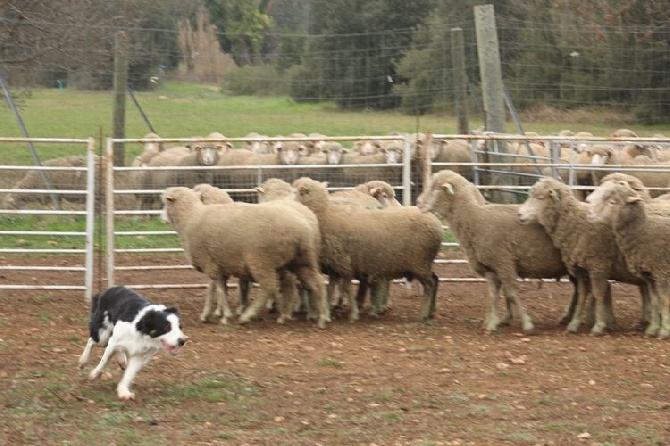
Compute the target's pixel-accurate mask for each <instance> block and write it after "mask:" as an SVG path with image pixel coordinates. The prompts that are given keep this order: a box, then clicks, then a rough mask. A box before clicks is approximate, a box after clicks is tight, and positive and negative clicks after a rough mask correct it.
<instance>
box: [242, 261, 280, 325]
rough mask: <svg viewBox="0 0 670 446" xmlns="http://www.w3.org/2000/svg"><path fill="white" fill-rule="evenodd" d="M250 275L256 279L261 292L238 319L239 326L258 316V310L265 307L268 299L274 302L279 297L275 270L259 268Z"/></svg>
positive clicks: (277, 276) (277, 278)
mask: <svg viewBox="0 0 670 446" xmlns="http://www.w3.org/2000/svg"><path fill="white" fill-rule="evenodd" d="M251 275H252V276H253V277H254V278H256V281H257V282H258V284H259V285H260V287H261V290H262V291H263V292H261V293H259V295H258V298H257V299H256V300H254V301H253V302H252V303H251V304H250V305H249V306H248V307H247V308H246V309H245V310H244V312H243V313H242V315H241V316H240V319H239V321H240V323H241V324H244V323H247V322H249V321H250V320H251V319H252V318H254V317H255V316H258V313H259V311H260V309H261V308H263V307H264V306H265V304H266V303H267V301H268V299H275V300H276V299H277V296H278V295H279V275H278V272H277V271H276V270H274V269H265V268H262V267H259V268H257V269H256V270H254V271H252V272H251Z"/></svg>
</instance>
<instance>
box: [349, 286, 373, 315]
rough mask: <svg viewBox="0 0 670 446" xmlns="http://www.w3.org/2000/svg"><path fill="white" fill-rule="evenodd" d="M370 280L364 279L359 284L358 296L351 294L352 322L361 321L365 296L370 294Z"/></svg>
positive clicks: (350, 313)
mask: <svg viewBox="0 0 670 446" xmlns="http://www.w3.org/2000/svg"><path fill="white" fill-rule="evenodd" d="M368 283H369V282H368V278H367V277H362V278H361V279H360V280H359V282H358V290H357V291H356V295H355V296H354V294H353V293H351V292H349V293H348V296H349V300H348V302H349V320H350V321H351V322H354V321H357V320H359V319H360V317H361V316H360V312H359V308H360V307H362V305H363V302H364V301H365V294H366V293H367V292H368V288H369V286H368Z"/></svg>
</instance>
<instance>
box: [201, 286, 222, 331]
mask: <svg viewBox="0 0 670 446" xmlns="http://www.w3.org/2000/svg"><path fill="white" fill-rule="evenodd" d="M216 291H217V290H216V280H210V281H209V283H208V284H207V293H206V294H205V304H204V306H203V307H202V313H201V314H200V322H207V321H208V320H209V317H210V316H211V315H212V303H213V302H214V299H215V295H216ZM216 311H220V308H219V307H217V309H216ZM219 316H220V314H219Z"/></svg>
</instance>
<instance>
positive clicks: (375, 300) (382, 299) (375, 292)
mask: <svg viewBox="0 0 670 446" xmlns="http://www.w3.org/2000/svg"><path fill="white" fill-rule="evenodd" d="M390 292H391V281H390V280H378V281H375V283H373V284H372V287H371V289H370V296H371V298H372V305H371V306H370V312H369V314H370V316H378V315H380V314H384V313H385V312H386V303H387V302H388V296H389V294H390Z"/></svg>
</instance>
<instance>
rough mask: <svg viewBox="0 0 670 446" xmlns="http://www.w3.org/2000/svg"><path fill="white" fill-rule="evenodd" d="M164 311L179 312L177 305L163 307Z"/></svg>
mask: <svg viewBox="0 0 670 446" xmlns="http://www.w3.org/2000/svg"><path fill="white" fill-rule="evenodd" d="M165 312H166V313H172V314H179V310H178V309H177V307H169V308H166V309H165Z"/></svg>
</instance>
